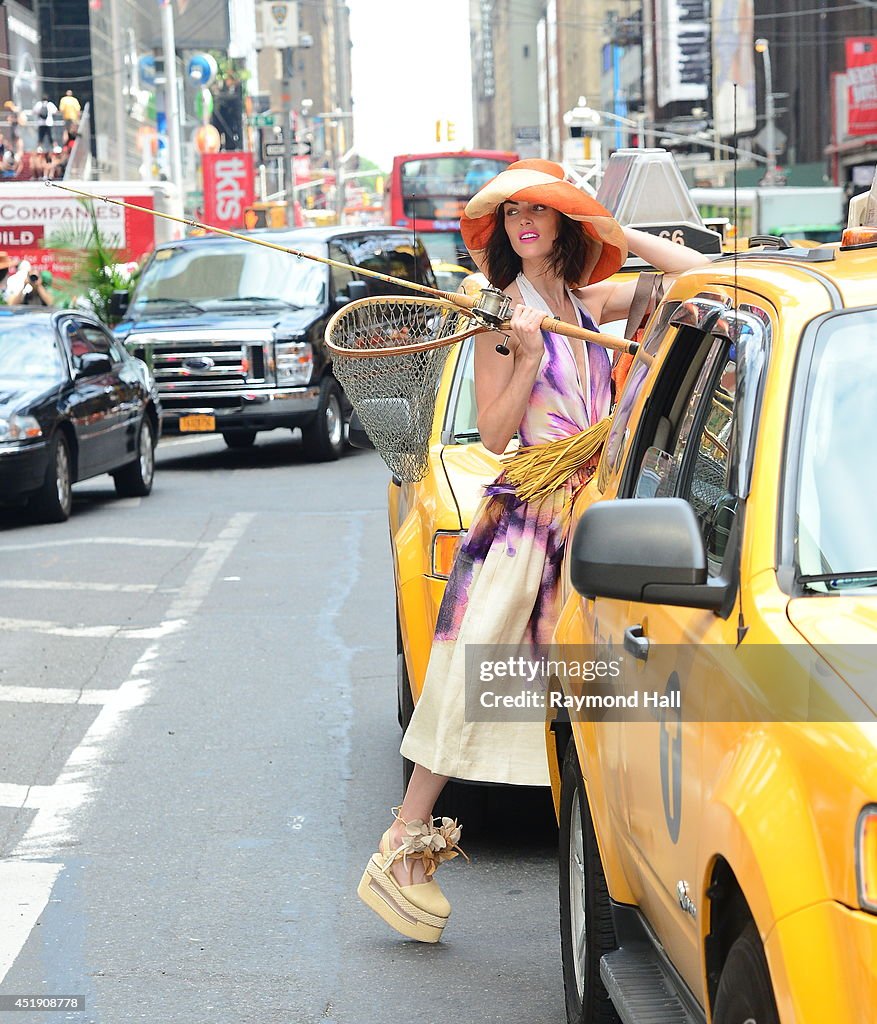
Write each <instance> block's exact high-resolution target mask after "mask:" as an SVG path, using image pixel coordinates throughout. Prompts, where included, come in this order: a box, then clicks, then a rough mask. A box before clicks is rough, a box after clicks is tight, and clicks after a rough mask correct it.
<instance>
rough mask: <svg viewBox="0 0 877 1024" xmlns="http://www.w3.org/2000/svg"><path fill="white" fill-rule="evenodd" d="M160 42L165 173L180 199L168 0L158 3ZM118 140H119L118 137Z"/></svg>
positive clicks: (174, 58)
mask: <svg viewBox="0 0 877 1024" xmlns="http://www.w3.org/2000/svg"><path fill="white" fill-rule="evenodd" d="M161 44H162V49H163V50H164V112H165V118H166V120H167V148H168V175H169V177H170V180H171V181H172V182H173V184H174V185H176V186H177V188H178V189H179V190H180V198H181V199H183V198H184V196H183V162H182V150H181V147H180V109H179V95H180V94H179V90H178V89H177V47H176V40H175V39H174V9H173V6H172V3H171V0H162V4H161ZM120 141H121V140H120Z"/></svg>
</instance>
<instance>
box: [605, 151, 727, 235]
mask: <svg viewBox="0 0 877 1024" xmlns="http://www.w3.org/2000/svg"><path fill="white" fill-rule="evenodd" d="M597 202H599V203H602V204H603V206H605V207H606V209H607V210H608V211H609V212H610V213H611V214H612V216H613V217H614V218H615V219H616V220H617V221H618V223H619V224H622V225H624V227H629V228H637V229H638V230H639V231H648V232H649V233H650V234H652V235H660V236H661V237H662V238H669V239H670V240H671V241H673V242H678V243H679V244H680V245H687V246H690V247H691V248H692V249H696V250H697V251H698V252H703V253H707V254H708V255H713V254H716V255H717V254H719V253H721V251H722V236H721V235H720V234H718V232H716V231H710V230H709V229H708V228H707V227H706V226H705V225H704V222H703V219H702V217H701V216H700V213H699V211H698V209H697V207H696V206H695V205H694V200H693V199H692V198H691V196H690V194H689V192H688V186H687V185H686V184H685V180H684V179H683V177H682V174H681V172H680V170H679V167H678V166H677V164H676V161H675V160H674V159H673V154H672V153H668V152H667V150H666V149H618V150H616V151H615V152H614V153H613V154H612V156H611V157H609V162H608V163H607V164H606V170H605V172H604V174H603V181H602V183H601V184H600V189H599V191H598V192H597Z"/></svg>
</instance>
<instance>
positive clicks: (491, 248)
mask: <svg viewBox="0 0 877 1024" xmlns="http://www.w3.org/2000/svg"><path fill="white" fill-rule="evenodd" d="M583 242H584V238H583V232H582V229H581V228H580V227H579V225H578V224H577V222H576V221H574V220H571V219H570V218H569V217H565V216H564V215H563V214H561V215H560V218H559V221H558V228H557V239H556V241H555V243H554V251H553V252H552V254H551V256H550V258H549V259H548V261H547V262H548V264H549V267H550V269H551V270H553V271H554V273H555V274H557V276H558V277H562V278H563V280H564V281H565V282H566V283H567V284H568V285H578V284H582V283H583V282H582V274H583V272H584V269H585V260H586V258H587V254H588V246H587V243H586V242H585V243H584V244H583ZM484 254H485V262H486V268H485V269H486V270H487V277H488V278H489V280H490V283H491V284H492V285H493V286H494V288H506V287H508V285H510V284H511V283H512V281H514V279H515V278H516V277H517V276H518V274H520V272H521V257H520V256H518V254H517V253H516V252H515V250H514V249H513V248H512V243H511V242H510V241H509V236H508V234H507V233H506V229H505V204H504V203H500V205H499V206H498V207H497V208H496V213H495V214H494V228H493V233H492V234H491V236H490V241H489V242H488V243H487V248H486V249H485V251H484Z"/></svg>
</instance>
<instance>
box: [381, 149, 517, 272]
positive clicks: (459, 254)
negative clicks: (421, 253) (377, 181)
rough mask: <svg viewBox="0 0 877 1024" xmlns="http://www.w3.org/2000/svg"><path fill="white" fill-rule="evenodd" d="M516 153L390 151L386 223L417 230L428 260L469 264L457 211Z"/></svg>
mask: <svg viewBox="0 0 877 1024" xmlns="http://www.w3.org/2000/svg"><path fill="white" fill-rule="evenodd" d="M517 159H518V157H517V154H516V153H507V152H503V151H501V150H495V149H465V150H457V151H455V152H453V153H405V154H404V155H402V156H397V157H394V158H393V171H392V173H391V174H390V177H389V178H388V179H387V185H386V190H385V195H384V215H385V217H386V220H387V223H388V224H393V225H395V226H399V227H406V228H409V229H411V230H412V231H416V232H417V234H418V236H419V237H420V238H422V240H423V244H424V245H425V246H426V251H427V252H428V253H429V255H430V257H431V258H432V259H433V260H437V261H442V262H445V263H458V264H462V265H463V266H466V267H470V268H471V269H474V266H473V264H472V261H471V260H470V259H469V255H468V253H467V252H466V246H465V245H464V244H463V237H462V235H461V234H460V214H461V213H462V212H463V207H464V206H465V205H466V203H467V201H468V200H469V198H470V197H471V196H473V195H474V194H475V193H476V192H477V191H478V189H479V188H481V186H482V185H483V184H484V183H485V182H487V181H489V180H490V179H491V178H493V177H495V176H496V175H497V174H499V172H500V171H502V170H505V168H506V167H508V165H509V164H510V163H513V162H514V161H515V160H517Z"/></svg>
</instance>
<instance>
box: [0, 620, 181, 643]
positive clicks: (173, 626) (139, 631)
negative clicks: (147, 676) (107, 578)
mask: <svg viewBox="0 0 877 1024" xmlns="http://www.w3.org/2000/svg"><path fill="white" fill-rule="evenodd" d="M185 625H186V622H185V620H184V619H165V620H163V621H162V622H161V623H159V625H157V626H143V627H142V628H131V627H128V626H112V625H106V626H65V625H63V624H62V623H60V622H47V621H45V620H43V619H10V618H0V633H3V632H6V633H41V634H42V635H43V636H63V637H67V638H68V639H80V640H94V639H102V638H105V637H109V638H111V639H118V640H161V638H162V637H165V636H170V635H171V634H172V633H178V632H179V631H180V630H181V629H182V628H183V627H184V626H185Z"/></svg>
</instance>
